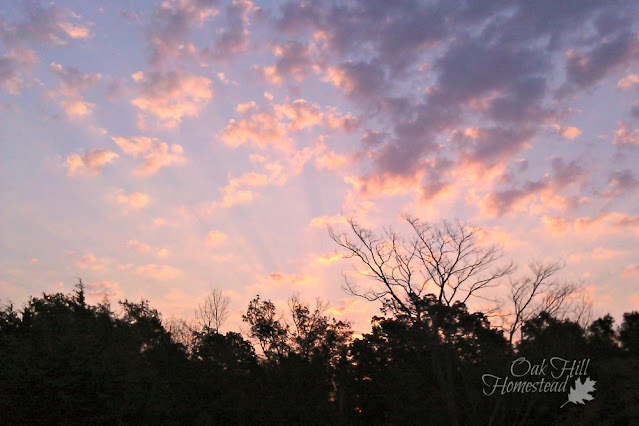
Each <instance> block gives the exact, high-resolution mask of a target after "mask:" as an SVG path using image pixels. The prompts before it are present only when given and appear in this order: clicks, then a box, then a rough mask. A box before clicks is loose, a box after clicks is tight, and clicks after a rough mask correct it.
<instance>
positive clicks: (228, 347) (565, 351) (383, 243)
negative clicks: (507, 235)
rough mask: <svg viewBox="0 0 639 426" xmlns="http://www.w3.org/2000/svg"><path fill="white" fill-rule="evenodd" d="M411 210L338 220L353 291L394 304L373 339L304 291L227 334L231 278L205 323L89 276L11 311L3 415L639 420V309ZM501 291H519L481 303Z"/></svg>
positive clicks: (3, 336)
mask: <svg viewBox="0 0 639 426" xmlns="http://www.w3.org/2000/svg"><path fill="white" fill-rule="evenodd" d="M406 220H407V224H408V225H409V230H410V232H411V235H412V237H410V238H404V237H402V236H400V235H399V234H397V233H395V232H393V231H391V230H386V231H384V232H382V233H376V232H373V231H372V230H370V229H367V228H365V227H363V226H360V225H359V224H358V223H357V222H356V221H355V220H353V219H350V220H349V222H348V223H349V225H350V229H349V230H348V232H338V231H335V230H334V229H329V234H330V236H331V238H332V239H333V240H334V241H335V242H336V243H337V245H338V246H339V247H340V248H341V249H342V250H343V252H342V255H343V257H346V258H352V259H354V260H355V261H356V262H358V265H359V269H357V271H358V272H359V273H360V275H362V276H363V277H364V278H365V280H366V281H367V282H368V283H372V284H373V286H372V287H369V288H361V287H360V286H359V285H358V284H357V283H356V282H354V281H353V279H352V278H351V277H349V276H348V275H345V276H344V277H345V280H346V281H345V289H346V290H347V291H348V292H349V293H351V294H353V295H355V296H359V297H362V298H365V299H367V300H369V301H371V302H378V303H381V304H382V313H383V314H384V316H380V317H373V318H372V330H371V332H370V333H368V334H365V335H363V336H362V337H361V338H354V336H353V332H352V330H351V326H350V324H348V323H346V322H343V321H337V320H335V319H334V318H330V317H329V316H328V315H327V312H328V310H327V309H326V308H327V306H326V304H324V303H322V302H321V301H317V303H316V305H314V306H311V305H309V304H307V303H304V302H302V301H301V300H300V299H299V298H298V297H293V298H291V299H290V300H289V312H288V313H287V315H284V314H282V313H280V312H277V310H276V308H275V306H274V304H273V303H272V302H271V301H269V300H263V299H261V298H260V297H259V296H258V297H256V298H255V299H253V300H252V301H250V303H249V305H248V308H247V309H246V313H245V314H244V315H243V317H242V319H243V321H244V323H245V324H246V326H247V331H246V334H245V335H244V336H243V335H242V334H240V333H236V332H227V333H226V334H222V333H220V325H221V324H222V323H223V321H224V319H225V318H226V317H227V314H228V310H227V307H228V299H227V298H225V297H224V296H223V295H222V292H221V291H219V290H214V291H213V292H212V293H211V295H210V296H209V297H208V298H207V299H206V301H205V303H204V304H203V305H200V306H199V308H198V309H197V310H196V317H197V323H195V324H191V325H189V324H187V323H186V322H184V321H180V320H173V321H163V320H162V317H161V316H160V313H159V312H158V311H157V310H155V309H153V308H151V307H150V306H149V303H148V302H146V301H141V302H139V303H134V302H130V301H124V302H120V303H119V307H118V308H117V309H115V310H113V309H112V308H111V305H110V303H109V302H108V301H106V300H105V301H104V302H103V303H100V304H98V305H91V304H89V303H87V301H86V300H85V292H84V287H83V285H82V282H81V281H80V282H79V283H78V286H77V287H76V289H75V291H74V292H73V293H71V294H68V295H65V294H43V295H42V296H41V297H33V298H31V299H30V300H29V302H28V303H27V304H26V306H25V307H24V308H22V309H20V310H16V309H14V307H13V306H12V305H7V306H4V307H2V309H0V359H1V361H0V424H16V425H26V424H29V425H31V424H73V423H76V424H135V425H137V424H154V425H155V424H162V425H167V424H189V425H191V424H195V425H198V424H201V425H218V424H219V425H226V424H248V425H256V424H282V425H291V424H304V425H308V424H331V425H333V424H352V425H375V424H380V425H411V424H415V425H490V424H494V425H510V424H518V425H526V424H529V425H551V424H571V425H577V424H578V425H588V424H592V425H631V424H639V391H638V390H637V389H638V385H639V381H638V380H637V375H638V374H639V312H630V313H626V314H624V315H623V320H622V323H621V324H620V325H619V326H616V325H615V323H614V320H613V318H612V317H611V316H609V315H606V316H604V317H602V318H599V319H597V320H595V321H590V319H589V312H590V310H589V304H588V303H585V302H587V300H586V299H585V298H580V297H579V285H577V284H574V283H571V282H568V281H564V280H560V279H557V278H556V277H557V273H558V272H559V271H560V269H561V268H562V265H561V264H559V263H542V262H538V261H533V262H531V263H530V264H529V271H528V273H527V275H523V276H519V277H518V276H517V275H515V272H516V271H517V267H516V265H514V264H513V263H512V262H502V259H501V258H502V252H501V249H500V248H499V247H497V246H495V245H488V244H486V243H485V242H484V241H482V239H481V238H480V236H481V235H480V234H479V232H480V230H479V229H478V228H476V227H471V226H468V225H466V224H464V223H460V222H456V223H454V224H451V223H449V222H442V223H441V224H430V223H424V222H422V221H420V220H418V219H416V218H412V217H409V216H407V217H406ZM496 286H500V287H502V290H505V291H502V293H503V294H507V295H508V298H507V299H506V300H501V301H499V300H497V299H493V300H492V302H491V303H492V304H489V305H487V306H486V307H485V308H481V309H479V311H477V312H472V311H470V310H469V309H468V303H469V302H470V301H471V300H477V299H478V300H480V301H490V297H489V294H490V289H491V288H493V287H496ZM504 286H505V288H504ZM489 319H490V321H489ZM523 358H525V362H524V361H519V362H518V361H517V360H522V359H523ZM553 358H554V359H555V361H556V362H557V366H555V365H554V364H553V365H548V364H549V363H551V362H553V361H552V360H553ZM562 360H564V361H565V363H566V365H567V366H568V367H570V365H571V363H572V362H574V363H575V369H574V370H571V371H573V372H574V373H575V374H576V375H575V376H569V372H568V370H562V369H561V362H562ZM528 366H529V367H530V368H528ZM579 366H580V367H579ZM515 367H516V368H515ZM560 372H563V373H565V374H563V375H562V376H561V377H553V374H558V373H560ZM505 380H508V386H512V385H513V384H517V383H519V385H520V386H526V387H527V388H526V389H525V388H523V387H520V388H508V387H507V386H506V382H505ZM542 380H543V381H545V382H546V384H545V385H543V386H542V384H540V383H542V382H541V381H542ZM549 382H550V383H551V385H552V386H555V391H552V392H549V391H548V390H549V388H547V386H548V383H549ZM561 382H563V383H564V385H565V386H566V387H565V388H564V389H563V390H562V389H558V388H557V386H559V385H560V384H561ZM593 382H594V386H592V385H593ZM535 383H536V384H535ZM533 384H534V386H537V388H534V387H533V388H532V390H531V388H530V386H532V385H533ZM495 385H501V386H502V387H499V386H495ZM517 389H519V390H517ZM522 389H523V390H525V392H522V391H520V390H522ZM501 390H504V391H505V392H502V391H501ZM541 390H545V392H541ZM550 390H552V388H551V389H550ZM593 398H594V399H593Z"/></svg>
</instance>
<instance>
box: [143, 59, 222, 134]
mask: <svg viewBox="0 0 639 426" xmlns="http://www.w3.org/2000/svg"><path fill="white" fill-rule="evenodd" d="M131 77H132V78H133V81H135V83H136V84H137V86H138V94H137V97H135V98H134V99H133V100H132V101H131V104H132V105H134V106H135V107H137V108H138V109H139V110H140V116H139V120H138V124H139V126H140V127H141V128H144V127H145V123H146V122H147V121H148V118H149V116H151V117H153V118H155V120H156V123H157V125H158V126H159V127H164V128H173V127H176V126H177V125H179V124H180V123H181V122H182V120H183V119H184V118H185V117H196V116H197V115H198V113H199V112H200V111H201V110H202V108H204V106H205V105H206V104H207V103H208V101H209V100H210V99H211V98H212V97H213V90H212V89H211V84H212V83H211V80H210V79H208V78H206V77H200V76H196V75H191V74H187V73H186V72H184V71H170V72H160V71H149V72H142V71H138V72H136V73H135V74H133V75H132V76H131Z"/></svg>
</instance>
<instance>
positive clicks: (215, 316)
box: [195, 288, 229, 333]
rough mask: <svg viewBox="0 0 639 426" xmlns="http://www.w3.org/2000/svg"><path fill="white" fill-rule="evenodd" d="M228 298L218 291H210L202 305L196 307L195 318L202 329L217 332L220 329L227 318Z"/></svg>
mask: <svg viewBox="0 0 639 426" xmlns="http://www.w3.org/2000/svg"><path fill="white" fill-rule="evenodd" d="M228 306H229V298H228V297H226V296H224V295H223V294H222V290H220V289H217V288H215V289H212V290H211V293H210V294H209V295H208V296H206V299H204V304H201V305H199V306H198V308H197V310H196V311H195V317H196V318H197V321H198V323H199V324H200V326H201V327H202V328H204V329H210V330H213V331H215V332H216V333H218V332H219V330H220V327H221V326H222V324H223V323H224V321H225V320H226V318H227V317H228V314H229V311H228Z"/></svg>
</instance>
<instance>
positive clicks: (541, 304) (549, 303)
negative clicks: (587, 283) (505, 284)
mask: <svg viewBox="0 0 639 426" xmlns="http://www.w3.org/2000/svg"><path fill="white" fill-rule="evenodd" d="M528 267H529V269H530V275H528V276H526V277H524V278H522V279H519V280H515V281H511V282H510V289H511V291H510V300H511V303H512V306H513V310H512V312H510V313H509V314H507V316H506V318H505V321H504V323H505V327H504V328H505V329H506V330H507V332H508V334H509V338H510V343H511V344H512V342H513V340H514V339H515V338H516V336H517V334H518V333H519V335H520V337H521V326H522V325H523V324H524V323H525V322H526V321H528V320H530V319H532V318H534V317H536V316H538V315H539V314H540V313H542V312H547V313H548V314H550V315H551V316H553V317H556V318H558V319H571V320H573V321H577V322H580V323H584V324H587V323H588V321H589V320H590V312H591V303H590V301H589V300H588V298H587V297H586V295H585V294H584V293H583V287H582V286H581V284H580V283H576V282H570V281H565V280H560V279H557V278H556V275H557V273H558V272H559V271H560V270H561V269H563V267H564V265H563V264H562V263H560V262H553V263H547V264H544V263H542V262H539V261H534V262H531V263H530V264H529V265H528Z"/></svg>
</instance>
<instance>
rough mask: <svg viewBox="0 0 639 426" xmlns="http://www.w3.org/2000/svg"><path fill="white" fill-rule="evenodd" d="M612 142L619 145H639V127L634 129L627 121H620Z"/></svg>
mask: <svg viewBox="0 0 639 426" xmlns="http://www.w3.org/2000/svg"><path fill="white" fill-rule="evenodd" d="M612 143H613V145H619V146H639V129H633V128H631V127H630V124H628V123H627V122H625V121H620V122H619V126H618V127H617V130H615V137H614V139H613V140H612Z"/></svg>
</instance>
